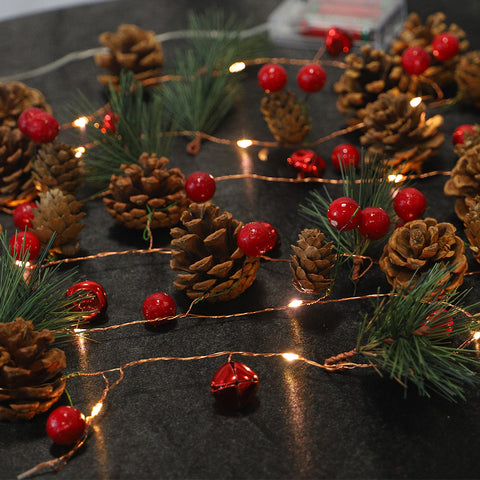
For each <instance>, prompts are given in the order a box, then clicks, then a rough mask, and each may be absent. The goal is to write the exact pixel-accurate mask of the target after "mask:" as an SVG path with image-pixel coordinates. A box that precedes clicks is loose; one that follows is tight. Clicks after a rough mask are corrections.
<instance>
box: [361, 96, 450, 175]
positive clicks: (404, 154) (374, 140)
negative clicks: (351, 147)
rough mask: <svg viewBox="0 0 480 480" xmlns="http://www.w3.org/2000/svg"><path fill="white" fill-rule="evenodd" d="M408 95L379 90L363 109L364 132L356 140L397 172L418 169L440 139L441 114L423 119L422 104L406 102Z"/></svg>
mask: <svg viewBox="0 0 480 480" xmlns="http://www.w3.org/2000/svg"><path fill="white" fill-rule="evenodd" d="M411 99H412V97H411V96H410V95H408V94H394V93H393V92H388V93H382V94H381V95H379V97H378V100H376V101H375V102H373V103H370V104H368V105H367V107H366V108H365V117H364V118H363V121H364V122H365V126H366V127H365V128H366V131H365V133H364V135H362V137H360V142H361V144H362V145H365V146H366V147H368V153H369V154H370V155H383V157H384V158H385V162H386V163H387V164H388V165H389V166H390V167H392V168H393V169H394V170H395V171H397V172H398V173H407V172H409V171H416V172H418V173H420V172H421V171H422V163H423V162H424V161H425V160H427V159H428V158H430V157H431V156H432V155H434V154H435V153H436V152H437V150H438V148H439V147H440V146H441V145H442V143H443V140H444V135H443V133H440V131H439V130H440V127H441V126H442V125H443V117H442V116H441V115H435V116H434V117H432V118H429V119H428V120H425V105H424V104H423V102H422V103H420V104H419V105H418V106H416V107H412V106H411V104H410V101H411Z"/></svg>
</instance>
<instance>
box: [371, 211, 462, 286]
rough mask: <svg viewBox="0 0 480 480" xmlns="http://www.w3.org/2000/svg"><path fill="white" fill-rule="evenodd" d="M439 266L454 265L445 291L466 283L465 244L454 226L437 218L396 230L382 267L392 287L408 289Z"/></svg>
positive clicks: (426, 219)
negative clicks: (424, 274)
mask: <svg viewBox="0 0 480 480" xmlns="http://www.w3.org/2000/svg"><path fill="white" fill-rule="evenodd" d="M436 263H440V264H442V265H447V266H454V270H453V271H452V272H451V273H450V274H449V275H448V278H446V279H445V281H444V282H443V284H442V291H444V290H447V291H448V290H453V289H455V288H457V287H458V286H459V285H461V284H462V283H463V276H464V275H465V272H466V271H467V269H468V264H467V257H466V256H465V245H464V243H463V240H462V239H461V238H460V237H457V236H456V235H455V227H454V226H453V225H452V224H451V223H446V222H442V223H437V221H436V220H435V219H434V218H425V219H423V220H413V221H411V222H407V223H406V224H405V225H404V226H403V227H398V228H397V229H395V230H394V232H393V234H392V236H391V237H390V238H389V240H388V243H387V244H386V245H385V247H384V249H383V253H382V256H381V257H380V261H379V264H380V268H381V269H382V271H383V272H384V273H385V275H386V276H387V280H388V282H389V283H390V285H393V286H394V287H397V286H399V287H402V288H405V287H407V286H408V284H409V283H410V282H412V283H414V281H415V280H416V279H417V278H418V276H419V275H421V274H422V273H424V272H427V271H428V270H430V269H431V268H432V267H433V266H434V265H435V264H436Z"/></svg>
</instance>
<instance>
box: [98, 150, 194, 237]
mask: <svg viewBox="0 0 480 480" xmlns="http://www.w3.org/2000/svg"><path fill="white" fill-rule="evenodd" d="M167 163H168V159H167V158H165V157H160V158H158V157H157V156H156V155H155V154H152V155H148V154H147V153H143V154H142V155H140V158H139V159H138V164H132V165H122V166H121V169H122V171H123V175H122V176H117V175H112V178H111V180H110V189H109V192H110V193H109V195H108V196H106V197H104V198H103V203H104V204H105V206H106V207H107V210H108V213H109V214H110V215H111V216H112V217H113V218H114V219H115V220H116V221H117V222H118V223H121V224H122V225H124V226H126V227H127V228H133V229H136V230H143V229H144V228H145V227H147V224H148V221H149V217H150V228H166V227H172V226H173V225H176V224H177V223H178V222H179V220H180V216H181V215H182V212H183V211H184V210H185V209H186V208H187V206H188V204H189V200H188V198H187V197H186V195H185V190H184V183H183V179H184V176H183V174H182V172H181V171H180V170H179V169H178V168H170V169H168V170H167V169H166V168H165V166H166V165H167Z"/></svg>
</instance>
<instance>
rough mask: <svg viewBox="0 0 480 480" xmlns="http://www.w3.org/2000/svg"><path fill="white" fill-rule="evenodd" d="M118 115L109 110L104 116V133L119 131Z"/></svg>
mask: <svg viewBox="0 0 480 480" xmlns="http://www.w3.org/2000/svg"><path fill="white" fill-rule="evenodd" d="M118 120H119V118H118V115H117V114H116V113H113V112H108V113H106V114H105V116H104V117H103V125H102V133H106V132H110V133H116V131H117V123H118Z"/></svg>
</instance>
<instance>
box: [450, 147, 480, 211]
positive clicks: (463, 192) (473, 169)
mask: <svg viewBox="0 0 480 480" xmlns="http://www.w3.org/2000/svg"><path fill="white" fill-rule="evenodd" d="M443 191H444V193H445V195H448V196H452V197H458V199H457V202H456V203H455V213H456V214H457V215H458V218H460V220H464V219H465V215H466V214H467V207H466V205H465V198H466V197H474V196H475V195H480V145H474V146H472V147H471V148H469V149H468V150H467V151H466V152H465V154H464V155H463V156H462V157H460V158H459V159H458V160H457V163H456V164H455V166H454V167H453V169H452V171H451V173H450V178H449V179H448V180H447V182H446V183H445V185H444V187H443Z"/></svg>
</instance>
